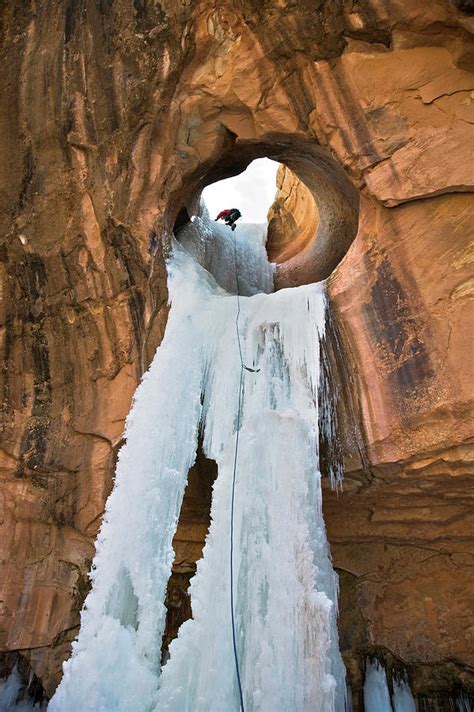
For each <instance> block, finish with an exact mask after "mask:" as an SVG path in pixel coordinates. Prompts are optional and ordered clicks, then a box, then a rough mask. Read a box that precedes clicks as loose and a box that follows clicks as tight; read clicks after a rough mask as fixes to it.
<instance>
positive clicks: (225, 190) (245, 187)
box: [202, 158, 280, 223]
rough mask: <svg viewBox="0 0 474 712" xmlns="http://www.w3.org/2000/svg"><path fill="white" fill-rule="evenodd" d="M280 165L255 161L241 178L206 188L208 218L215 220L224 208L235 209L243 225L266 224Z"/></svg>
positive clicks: (274, 162) (205, 200) (205, 198)
mask: <svg viewBox="0 0 474 712" xmlns="http://www.w3.org/2000/svg"><path fill="white" fill-rule="evenodd" d="M279 165H280V164H279V163H276V161H271V160H270V159H269V158H258V159H257V160H255V161H253V162H252V163H251V164H250V166H249V167H248V168H247V170H246V171H244V172H243V173H241V174H240V175H238V176H235V177H234V178H226V180H221V181H219V182H218V183H213V184H212V185H208V186H207V188H205V189H204V190H203V193H202V197H203V198H204V202H205V203H206V206H207V209H208V210H209V214H210V217H211V218H215V217H216V215H217V213H219V212H220V211H221V210H224V209H226V208H238V209H239V210H240V212H241V213H242V218H241V220H242V221H243V222H256V223H259V222H260V223H262V222H266V221H267V212H268V209H269V207H270V205H271V204H272V203H273V199H274V197H275V192H276V172H277V170H278V166H279Z"/></svg>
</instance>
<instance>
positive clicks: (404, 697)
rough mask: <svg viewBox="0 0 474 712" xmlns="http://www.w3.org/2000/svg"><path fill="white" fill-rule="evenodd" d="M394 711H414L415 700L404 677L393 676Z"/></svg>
mask: <svg viewBox="0 0 474 712" xmlns="http://www.w3.org/2000/svg"><path fill="white" fill-rule="evenodd" d="M393 709H394V712H416V702H415V699H414V697H413V695H412V692H411V690H410V685H409V684H408V680H407V679H406V678H403V677H402V678H397V677H394V678H393Z"/></svg>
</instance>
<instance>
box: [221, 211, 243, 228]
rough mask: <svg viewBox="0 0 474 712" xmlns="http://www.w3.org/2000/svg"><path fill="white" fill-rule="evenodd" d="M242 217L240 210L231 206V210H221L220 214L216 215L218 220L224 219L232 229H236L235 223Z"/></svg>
mask: <svg viewBox="0 0 474 712" xmlns="http://www.w3.org/2000/svg"><path fill="white" fill-rule="evenodd" d="M241 217H242V213H241V212H240V210H238V209H237V208H231V209H230V210H221V212H220V213H219V215H218V216H217V217H216V222H217V220H223V221H224V222H225V224H226V225H228V226H229V227H230V229H231V230H235V223H236V221H237V220H238V219H239V218H241Z"/></svg>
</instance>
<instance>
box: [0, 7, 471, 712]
mask: <svg viewBox="0 0 474 712" xmlns="http://www.w3.org/2000/svg"><path fill="white" fill-rule="evenodd" d="M0 23H1V24H0V32H1V37H2V43H1V46H0V60H1V66H2V92H1V94H0V116H1V127H2V129H1V135H0V151H1V154H0V176H1V189H0V208H1V209H0V235H1V238H0V239H1V246H0V257H1V268H2V277H1V279H2V294H3V302H2V318H1V336H2V346H3V357H4V358H3V370H2V397H3V401H2V421H1V427H2V444H1V450H0V478H1V484H2V486H1V492H0V522H1V524H2V529H3V534H2V536H1V538H0V551H1V555H0V558H1V559H2V561H3V571H2V574H1V579H0V580H1V589H0V615H1V619H0V649H1V650H3V651H11V650H16V651H20V652H21V653H22V655H23V656H24V657H25V658H26V659H27V660H28V662H29V664H30V665H31V668H32V669H33V671H34V672H35V674H36V675H37V676H38V678H39V679H40V681H41V683H42V684H43V686H44V687H45V689H46V690H47V692H48V693H49V694H51V693H52V692H53V690H54V688H55V686H56V685H57V682H58V680H59V678H60V675H61V661H62V660H63V659H64V658H65V657H66V656H67V655H68V652H69V645H70V641H71V639H72V638H73V637H74V635H75V633H76V632H77V626H78V622H79V617H78V614H79V610H80V607H81V604H82V600H83V598H84V595H85V592H86V590H87V570H88V566H89V562H90V560H91V557H92V555H93V548H94V545H93V542H94V537H95V535H96V533H97V530H98V526H99V524H100V520H101V515H102V512H103V508H104V502H105V499H106V497H107V494H108V493H109V491H110V488H111V486H112V477H113V471H114V462H115V457H116V453H117V449H118V447H119V445H120V440H121V434H122V430H123V423H124V418H125V416H126V414H127V412H128V410H129V407H130V402H131V398H132V395H133V392H134V390H135V387H136V385H137V383H138V380H139V378H140V375H141V373H142V372H143V370H144V369H145V368H146V367H147V365H148V363H149V361H150V358H151V356H152V354H153V352H154V349H155V347H156V345H157V344H158V343H159V342H160V340H161V338H162V334H163V331H164V327H165V324H166V316H167V306H166V301H167V291H166V277H165V273H164V268H163V254H164V253H166V249H167V246H168V245H169V239H170V235H171V231H172V229H173V225H174V223H175V221H176V219H177V217H178V216H179V215H181V218H183V216H184V219H186V215H187V214H192V212H193V206H195V204H196V200H197V197H198V195H199V193H200V191H201V190H202V188H203V187H204V186H205V185H206V184H209V183H210V182H213V181H215V180H218V179H220V178H223V177H226V176H229V175H232V174H235V173H237V172H239V171H240V170H241V169H243V168H244V167H245V166H246V165H247V164H248V163H249V162H250V161H251V160H252V159H253V158H256V157H259V156H262V155H267V156H269V157H272V158H275V159H276V160H279V161H282V162H284V163H286V164H287V166H288V167H287V168H286V169H284V171H283V173H282V175H281V178H280V200H279V202H278V203H277V204H276V206H275V207H274V209H273V213H272V220H271V223H270V242H269V250H270V254H272V259H276V260H277V261H278V262H279V264H278V268H277V284H278V286H279V287H284V286H291V285H292V284H297V283H303V282H308V281H313V280H315V279H321V278H326V277H329V276H330V279H329V293H330V298H331V307H332V310H333V319H334V323H335V324H336V327H337V331H338V344H339V346H340V352H339V353H338V354H336V355H335V358H336V359H337V360H339V361H340V360H342V361H343V363H344V368H343V369H342V370H340V372H341V373H342V374H343V377H342V376H341V378H342V381H341V398H340V401H339V403H340V408H341V413H340V417H339V422H340V427H341V438H342V442H343V448H344V452H345V470H346V485H345V489H344V492H343V493H342V494H339V496H338V498H337V501H336V497H335V495H334V494H333V493H331V492H329V491H328V492H327V493H326V499H325V506H326V522H327V526H328V531H329V536H330V540H331V543H332V551H333V558H334V563H335V566H336V567H337V568H339V570H340V571H341V572H342V576H341V583H342V587H341V611H342V615H341V621H340V626H341V640H342V643H343V652H344V654H345V656H346V660H347V664H348V668H349V671H350V674H351V677H352V681H353V685H354V686H355V687H354V689H355V698H356V703H357V691H360V690H361V683H360V680H359V679H358V677H357V676H358V674H359V672H357V671H360V666H359V661H360V659H362V656H363V655H365V654H366V652H367V650H368V649H383V650H386V651H388V653H387V654H389V653H390V654H393V655H395V656H398V659H400V660H401V661H403V662H404V663H405V664H407V665H408V666H409V670H410V675H411V676H412V677H411V679H412V681H413V684H414V689H416V692H417V694H420V695H421V694H425V695H428V694H429V693H430V690H431V689H434V688H436V690H437V691H436V694H438V691H439V690H441V692H440V693H439V694H445V692H446V691H449V688H450V686H451V687H454V686H456V685H459V684H462V685H464V686H465V687H466V688H467V687H468V686H469V684H470V685H471V686H472V685H473V682H472V676H471V677H469V669H470V668H469V666H473V665H474V659H473V657H472V651H473V649H474V647H473V645H472V634H473V630H472V623H471V622H469V621H470V620H472V614H473V610H474V601H473V599H472V591H473V590H474V585H473V583H474V582H473V579H472V576H473V574H472V572H473V570H474V569H473V566H472V524H471V525H470V524H469V517H470V516H471V512H472V509H471V510H470V508H469V503H470V494H469V492H470V490H469V488H468V482H469V475H471V474H472V461H473V459H474V458H473V456H472V453H471V454H470V449H469V448H470V445H471V443H472V437H471V436H472V433H471V430H470V422H472V420H471V419H472V399H471V392H470V384H471V383H472V376H473V375H474V374H473V366H472V363H473V360H472V341H471V339H472V327H471V328H470V327H469V317H470V314H472V309H471V310H469V305H470V299H471V298H472V295H473V291H474V290H473V284H472V260H473V252H472V249H471V248H470V239H472V234H471V235H470V232H469V231H470V230H472V196H471V195H470V192H472V187H473V172H472V166H473V165H474V161H473V156H472V154H471V155H470V153H469V152H470V151H472V146H474V140H473V135H472V134H473V132H474V127H473V124H474V112H473V106H474V76H473V74H472V67H473V60H474V56H473V55H474V52H473V46H474V45H473V42H472V31H473V29H474V25H473V17H472V8H471V4H470V3H469V2H451V1H450V0H436V1H435V2H432V3H429V4H426V3H425V4H420V3H419V2H417V1H415V0H403V2H401V1H400V0H384V1H383V2H382V0H372V1H371V2H370V3H367V2H359V3H355V2H350V1H346V0H344V1H343V0H338V1H336V2H328V3H324V2H320V1H317V2H315V0H311V1H309V0H303V1H301V0H300V1H299V2H292V1H290V0H265V2H261V1H260V0H259V1H258V2H257V0H243V1H242V2H240V3H238V4H237V3H235V2H231V0H221V1H220V2H219V3H216V2H215V1H214V0H203V1H202V2H199V3H189V2H183V3H177V2H175V0H164V1H162V2H161V3H157V2H145V1H143V0H135V1H134V2H132V0H116V1H115V2H113V3H110V2H106V1H105V0H104V1H101V2H98V3H94V2H91V1H90V0H80V1H73V0H69V1H68V2H63V3H39V2H37V1H36V0H29V1H28V2H23V3H4V4H3V6H2V9H1V11H0ZM301 181H303V182H304V183H305V186H303V185H302V184H301ZM313 199H314V200H315V204H313V203H312V202H311V201H312V200H313ZM470 216H471V220H469V217H470ZM357 225H358V229H357ZM301 227H303V229H302V230H301V229H300V228H301ZM288 234H291V237H292V238H293V237H294V238H295V239H294V240H292V241H291V242H289V243H287V242H285V240H287V236H288ZM150 235H156V236H157V238H158V239H157V242H158V249H157V250H155V249H152V250H151V252H156V255H153V254H150ZM336 370H337V369H336ZM355 433H357V436H356V434H355ZM361 443H362V445H361ZM198 509H199V507H198ZM200 516H201V515H200ZM188 520H189V517H188V519H187V520H186V526H187V527H190V524H189V521H188ZM124 526H126V522H124ZM196 527H198V528H199V527H200V528H202V522H201V520H199V522H197V523H196ZM191 529H192V527H191V528H190V531H191ZM178 540H180V541H184V536H183V535H180V536H178ZM197 540H198V537H197V536H195V535H194V534H193V533H191V534H190V537H189V541H190V542H194V541H197ZM191 548H192V547H191ZM197 550H199V546H197ZM196 556H198V553H197V554H196ZM190 565H192V562H190ZM178 573H179V572H178ZM448 660H449V661H450V663H449V664H448V663H447V661H448ZM427 665H428V666H429V665H431V666H432V668H431V669H432V670H433V675H432V678H431V679H430V676H429V675H427V674H426V666H427ZM423 666H424V667H423ZM471 669H472V667H471ZM440 671H441V672H440ZM443 671H444V672H443ZM443 675H444V677H443ZM441 679H442V680H443V681H444V682H443V684H441V683H440V682H439V681H440V680H441ZM433 680H435V682H436V681H438V682H436V684H435V682H433ZM438 683H439V685H438ZM430 685H431V687H430ZM436 685H438V687H436ZM443 685H444V687H443ZM433 694H434V693H433ZM446 694H447V692H446ZM357 704H358V703H357Z"/></svg>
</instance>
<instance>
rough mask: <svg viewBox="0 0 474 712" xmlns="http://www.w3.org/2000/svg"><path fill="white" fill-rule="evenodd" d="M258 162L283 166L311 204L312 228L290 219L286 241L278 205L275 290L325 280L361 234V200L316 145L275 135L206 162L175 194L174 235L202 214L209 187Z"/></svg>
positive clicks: (273, 224)
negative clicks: (192, 217) (269, 162)
mask: <svg viewBox="0 0 474 712" xmlns="http://www.w3.org/2000/svg"><path fill="white" fill-rule="evenodd" d="M258 158H269V159H271V160H272V161H275V162H277V163H280V164H283V166H284V167H286V168H285V169H284V170H286V171H287V174H286V180H287V181H288V180H293V181H295V182H300V183H301V184H302V186H303V190H306V191H307V194H308V196H309V200H310V201H313V210H312V214H313V216H314V217H313V218H312V220H311V221H310V222H311V224H310V225H308V224H304V225H302V224H301V222H300V223H298V218H297V216H289V217H290V219H289V220H287V221H286V223H285V229H286V230H287V232H289V233H291V234H290V235H288V234H287V235H286V236H285V238H284V239H282V234H281V232H282V231H281V213H282V211H281V205H280V206H278V205H276V204H275V205H274V210H273V214H272V215H271V216H270V221H269V225H268V239H267V251H268V254H269V257H270V259H271V261H272V262H275V263H276V268H275V280H274V281H275V289H282V288H285V287H296V286H299V285H302V284H310V283H312V282H319V281H321V280H324V279H326V278H327V277H329V275H330V274H331V273H332V272H333V271H334V269H335V268H336V267H337V265H338V264H339V262H340V261H341V260H342V259H343V257H344V256H345V254H346V252H347V251H348V249H349V247H350V245H351V244H352V242H353V240H354V238H355V236H356V234H357V229H358V219H359V195H358V191H357V189H356V188H355V186H354V185H353V184H352V182H351V181H350V180H349V178H348V176H347V175H346V173H345V171H344V170H343V168H342V167H341V166H340V164H339V163H337V162H336V161H335V160H334V158H333V157H332V156H331V154H330V153H329V151H328V150H327V149H325V148H323V147H321V146H319V145H318V144H315V143H314V141H308V140H306V139H305V140H303V139H296V138H294V137H288V136H272V137H270V138H268V140H266V141H259V142H234V144H233V146H232V148H230V149H228V150H226V151H224V152H223V153H222V154H221V155H220V156H219V157H218V158H216V159H215V160H214V161H208V162H205V163H202V164H201V165H200V166H199V167H198V168H197V169H195V171H194V172H193V173H192V174H191V175H190V176H188V178H187V180H186V181H185V182H184V183H183V185H182V186H181V188H180V189H179V190H178V191H176V192H175V194H174V196H173V199H172V201H171V204H170V216H169V217H170V218H171V219H170V222H171V225H173V226H174V228H173V229H174V232H175V233H177V232H178V231H179V230H180V229H181V228H182V227H183V226H184V225H185V224H186V223H187V222H188V221H189V220H190V219H191V216H193V215H197V214H198V212H199V202H200V199H201V195H202V192H203V190H204V189H205V188H206V187H207V186H208V185H210V184H212V183H217V182H218V181H220V180H223V179H225V178H229V177H231V176H235V175H238V174H239V173H242V172H243V171H245V169H246V168H247V167H248V166H249V165H250V163H251V162H252V161H254V160H255V159H258ZM290 172H291V173H290ZM282 180H283V181H284V180H285V177H283V179H282ZM280 187H281V186H280ZM280 192H281V191H280ZM292 217H293V218H294V220H292V219H291V218H292Z"/></svg>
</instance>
